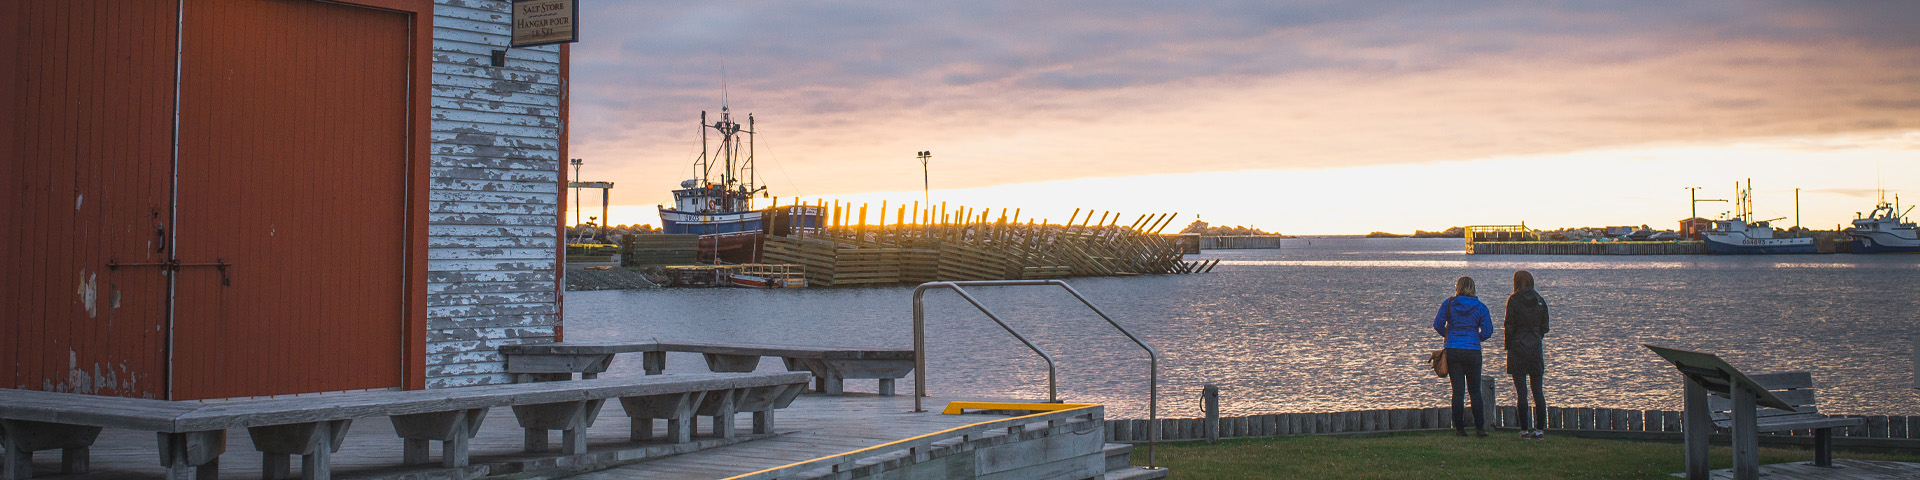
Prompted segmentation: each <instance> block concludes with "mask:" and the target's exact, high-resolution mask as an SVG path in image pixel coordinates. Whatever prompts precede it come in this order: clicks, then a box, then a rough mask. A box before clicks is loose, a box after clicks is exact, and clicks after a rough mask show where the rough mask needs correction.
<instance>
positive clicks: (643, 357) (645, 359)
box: [640, 352, 667, 375]
mask: <svg viewBox="0 0 1920 480" xmlns="http://www.w3.org/2000/svg"><path fill="white" fill-rule="evenodd" d="M640 364H641V367H642V368H644V369H645V370H646V371H647V375H659V374H662V373H666V372H667V352H641V353H640Z"/></svg>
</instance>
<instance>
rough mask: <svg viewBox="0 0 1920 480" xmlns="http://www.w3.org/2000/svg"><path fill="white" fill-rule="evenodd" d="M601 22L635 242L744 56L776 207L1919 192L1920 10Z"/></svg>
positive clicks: (1461, 9)
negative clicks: (923, 165)
mask: <svg viewBox="0 0 1920 480" xmlns="http://www.w3.org/2000/svg"><path fill="white" fill-rule="evenodd" d="M582 8H583V9H584V13H583V18H582V20H581V24H582V28H583V31H582V34H581V42H580V43H578V44H575V45H574V47H573V48H574V49H573V57H572V59H573V66H572V73H573V76H572V84H571V87H572V95H573V97H572V102H573V103H572V105H573V110H572V125H571V131H570V137H571V147H570V148H571V156H573V157H576V158H584V159H586V162H587V167H586V174H585V175H584V176H585V177H586V179H587V180H604V181H613V182H616V183H617V184H618V188H616V189H615V190H614V192H613V203H614V208H613V213H612V217H613V218H612V223H615V224H639V223H647V224H654V225H658V224H659V218H658V215H657V214H656V213H655V210H654V207H653V206H654V205H656V204H660V203H666V202H668V201H670V200H671V198H672V196H671V194H670V193H669V190H671V189H673V188H675V187H677V186H678V184H679V182H680V181H681V180H685V179H687V178H691V177H692V176H693V175H694V174H695V173H694V172H693V170H692V167H691V165H692V162H693V159H694V157H695V156H697V155H698V151H699V131H698V120H699V115H700V111H701V110H707V111H710V112H713V113H714V114H717V112H718V110H719V107H720V105H719V103H720V96H721V80H722V71H723V70H724V72H725V80H726V83H727V89H728V92H729V99H730V101H731V107H732V110H733V111H734V112H735V113H736V114H738V115H741V116H744V114H746V113H749V112H751V113H753V114H754V116H755V118H756V120H757V126H758V127H759V131H760V132H761V135H760V137H759V139H758V140H759V143H758V145H757V149H758V153H759V158H758V161H759V164H760V167H761V177H762V179H763V181H764V183H766V184H767V185H769V186H770V188H771V193H772V194H773V195H774V196H778V197H781V203H782V204H788V203H791V201H792V198H793V197H795V196H799V197H802V200H804V201H807V202H809V203H811V202H813V201H814V200H815V199H820V198H826V199H829V201H831V200H832V199H841V200H848V201H854V202H870V203H872V204H873V206H874V207H876V209H877V207H878V204H879V202H880V201H882V200H885V201H889V202H890V203H891V204H892V205H898V204H899V203H900V202H902V201H906V202H912V201H917V200H920V199H921V196H922V193H921V171H920V163H919V161H918V160H916V159H915V158H914V155H913V154H914V153H915V152H917V151H921V150H931V151H932V152H933V159H932V162H931V167H930V171H931V178H932V188H933V191H932V197H933V201H934V202H936V203H938V202H943V201H944V202H947V203H948V205H950V206H959V205H965V206H969V207H976V208H981V207H984V208H993V209H995V210H999V209H1002V208H1021V209H1022V210H1023V218H1026V217H1040V218H1047V219H1050V220H1053V221H1056V222H1058V221H1064V220H1065V219H1066V217H1067V216H1068V215H1069V214H1070V213H1071V212H1072V211H1073V210H1074V209H1075V208H1090V209H1097V210H1111V211H1118V212H1120V213H1122V214H1123V215H1124V216H1125V218H1127V219H1129V221H1130V220H1131V219H1132V218H1133V217H1135V216H1137V215H1139V214H1146V213H1169V212H1179V213H1180V214H1181V215H1180V216H1181V218H1180V220H1179V221H1178V222H1176V226H1175V228H1176V229H1177V228H1178V226H1180V225H1184V224H1186V223H1187V222H1189V221H1191V220H1192V219H1193V218H1195V217H1194V216H1195V215H1198V218H1200V219H1203V220H1206V221H1208V222H1209V223H1212V224H1215V225H1246V226H1252V227H1258V228H1262V229H1265V230H1268V231H1273V232H1281V233H1289V234H1362V233H1367V232H1369V231H1375V230H1382V231H1391V232H1400V233H1410V232H1411V231H1413V230H1414V229H1426V230H1437V229H1443V228H1446V227H1449V226H1455V225H1470V224H1513V223H1520V222H1526V223H1527V224H1528V225H1529V226H1534V227H1545V228H1554V227H1565V226H1600V225H1639V224H1649V225H1652V226H1655V227H1662V228H1672V227H1673V226H1674V224H1675V221H1677V220H1679V219H1680V218H1684V217H1685V216H1686V215H1687V212H1688V210H1687V207H1688V204H1687V191H1686V190H1685V189H1684V187H1689V186H1698V187H1705V188H1703V189H1702V190H1700V196H1701V197H1702V198H1731V195H1732V194H1733V183H1734V182H1735V181H1737V180H1744V179H1747V178H1752V179H1753V182H1754V185H1755V187H1756V188H1755V193H1754V196H1755V202H1756V211H1757V212H1756V214H1757V215H1759V216H1761V217H1762V219H1766V218H1775V217H1787V219H1786V220H1784V221H1782V222H1776V225H1788V224H1791V223H1792V222H1793V221H1794V220H1793V218H1792V216H1793V215H1794V189H1795V188H1799V189H1801V192H1800V209H1801V215H1802V217H1801V218H1802V223H1803V224H1806V225H1808V226H1813V227H1821V228H1832V226H1833V225H1835V224H1843V223H1845V222H1847V221H1848V220H1850V219H1852V218H1853V215H1854V213H1853V212H1858V211H1865V210H1870V209H1872V208H1873V204H1874V202H1875V200H1876V189H1877V188H1884V189H1885V190H1886V191H1887V192H1888V195H1889V198H1891V195H1892V194H1894V193H1899V194H1901V198H1902V201H1903V203H1914V204H1920V28H1916V25H1920V2H1910V1H1875V2H1865V1H1861V2H1847V1H1834V2H1768V1H1742V2H1712V1H1709V2H1682V3H1678V4H1676V3H1673V2H1637V1H1606V2H1559V3H1557V4H1553V5H1549V6H1543V5H1541V4H1540V3H1539V2H1494V1H1487V2H1405V3H1403V2H1331V1H1330V2H1266V1H1249V2H1112V1H1107V2H1085V3H1069V2H1004V1H966V2H873V3H850V2H752V1H747V2H725V3H696V2H679V3H673V2H665V3H663V2H641V3H630V2H584V3H583V4H582ZM589 197H592V198H590V199H589V201H588V208H587V210H589V211H590V212H592V214H597V213H598V211H599V207H598V205H597V197H598V196H597V195H589ZM761 205H762V206H764V205H765V201H764V200H763V201H762V203H761ZM1728 209H1729V207H1727V204H1708V203H1703V204H1701V206H1700V212H1701V214H1702V216H1714V215H1717V214H1719V213H1720V212H1723V211H1726V210H1728ZM876 216H877V214H876ZM1123 223H1124V222H1123Z"/></svg>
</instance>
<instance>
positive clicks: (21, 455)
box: [0, 447, 33, 480]
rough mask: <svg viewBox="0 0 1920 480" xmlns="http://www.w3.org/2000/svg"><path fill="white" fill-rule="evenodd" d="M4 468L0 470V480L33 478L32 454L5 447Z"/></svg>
mask: <svg viewBox="0 0 1920 480" xmlns="http://www.w3.org/2000/svg"><path fill="white" fill-rule="evenodd" d="M6 454H7V455H6V457H7V458H6V462H7V464H6V466H5V468H4V469H0V479H5V480H27V479H29V478H33V452H29V451H26V450H21V449H18V448H13V447H6Z"/></svg>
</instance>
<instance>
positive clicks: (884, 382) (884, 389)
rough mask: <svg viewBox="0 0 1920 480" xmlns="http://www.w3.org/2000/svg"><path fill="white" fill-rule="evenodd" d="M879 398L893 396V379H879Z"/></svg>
mask: <svg viewBox="0 0 1920 480" xmlns="http://www.w3.org/2000/svg"><path fill="white" fill-rule="evenodd" d="M880 396H882V397H891V396H893V379H891V378H882V379H880Z"/></svg>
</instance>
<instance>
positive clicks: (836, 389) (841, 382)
mask: <svg viewBox="0 0 1920 480" xmlns="http://www.w3.org/2000/svg"><path fill="white" fill-rule="evenodd" d="M822 380H824V381H825V382H826V383H827V389H826V392H827V395H844V394H846V393H847V380H846V379H844V378H840V377H827V378H824V379H822Z"/></svg>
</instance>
